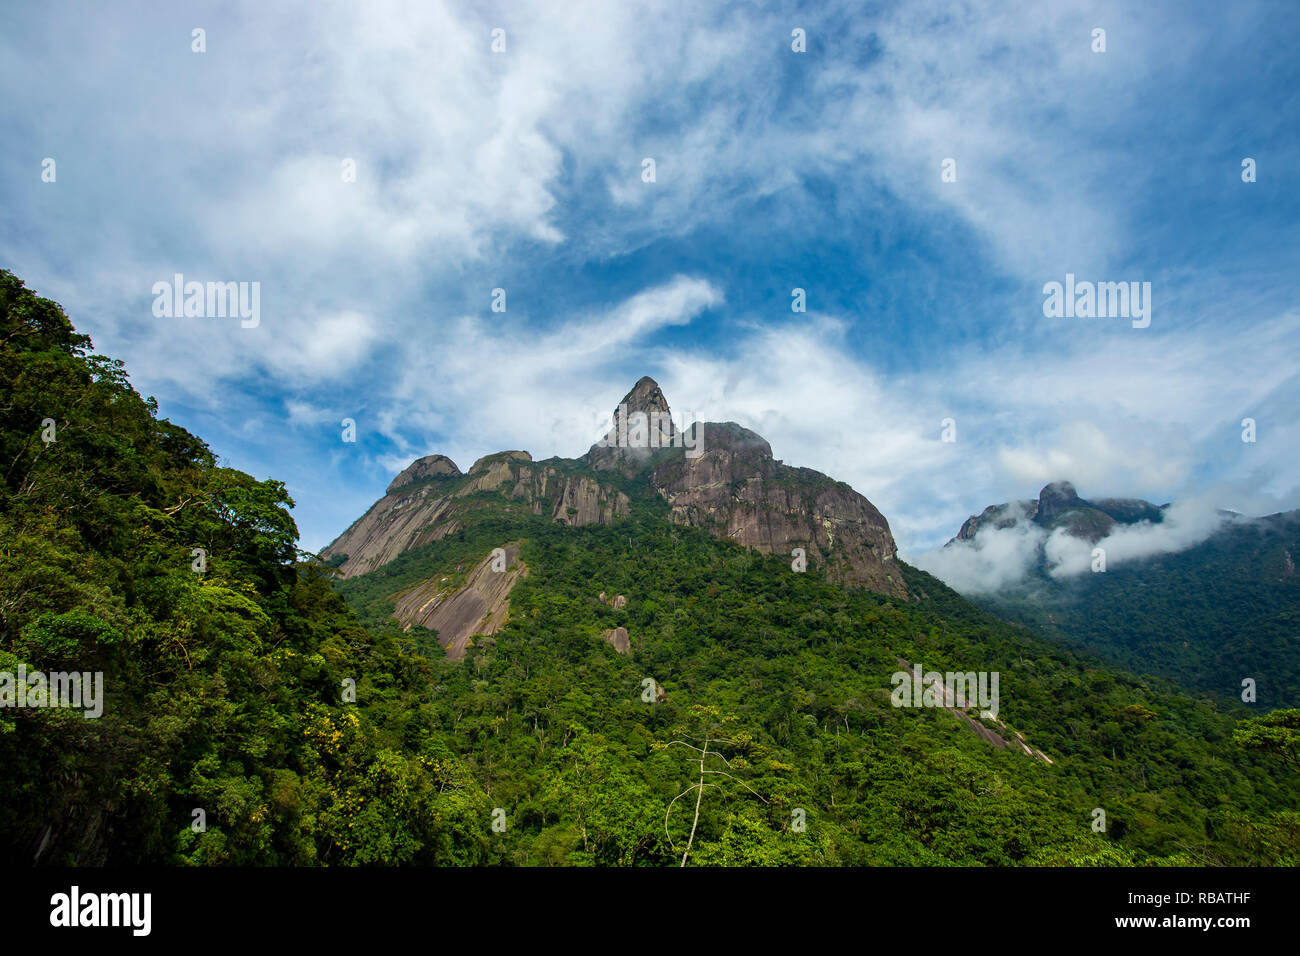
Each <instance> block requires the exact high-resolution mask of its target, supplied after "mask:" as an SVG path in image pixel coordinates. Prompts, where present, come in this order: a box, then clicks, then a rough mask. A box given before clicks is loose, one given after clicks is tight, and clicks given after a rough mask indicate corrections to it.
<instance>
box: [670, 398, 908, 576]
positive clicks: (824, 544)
mask: <svg viewBox="0 0 1300 956" xmlns="http://www.w3.org/2000/svg"><path fill="white" fill-rule="evenodd" d="M699 427H700V429H701V439H702V441H701V445H702V447H703V449H704V452H703V454H701V455H700V456H699V457H698V458H688V457H686V456H684V455H681V454H678V455H677V456H675V457H673V458H671V459H669V460H667V461H664V462H662V463H661V464H659V465H657V466H656V467H655V468H654V470H653V472H652V473H651V476H650V480H651V484H652V485H653V486H654V488H655V490H656V491H657V492H658V493H659V494H660V495H661V496H662V497H663V498H665V499H666V500H667V501H668V503H669V505H670V506H671V508H672V511H671V518H672V520H673V521H675V522H677V523H679V524H684V525H690V526H692V527H697V528H703V529H705V530H706V531H708V532H710V533H711V534H713V535H714V536H716V537H719V538H724V539H726V540H730V541H734V542H735V543H737V544H739V545H742V546H744V547H750V548H756V549H757V550H759V551H762V552H765V553H768V554H780V555H791V553H792V551H793V550H794V549H795V548H803V549H804V552H805V554H806V557H807V560H808V563H809V566H813V565H817V564H820V565H822V566H823V567H824V570H825V572H826V575H827V577H829V578H830V579H831V580H834V581H839V582H842V583H845V584H857V585H862V586H863V587H867V588H870V589H871V590H873V591H877V592H879V593H882V594H891V595H895V596H898V597H903V596H906V594H907V589H906V586H905V585H904V584H903V576H902V573H901V572H900V571H899V570H898V567H897V565H896V564H895V563H894V561H895V556H896V554H897V550H898V549H897V547H896V546H895V544H894V537H893V535H892V534H891V533H890V531H889V522H888V521H886V520H885V517H884V515H882V514H881V513H880V512H879V511H878V510H876V508H875V506H874V505H872V503H871V502H870V501H868V500H867V499H866V498H864V497H863V496H862V495H860V494H858V493H857V492H856V491H854V490H853V489H852V488H850V487H849V486H848V485H846V484H844V483H843V482H838V481H835V480H834V479H832V478H829V477H827V476H826V475H823V474H821V473H820V472H816V471H813V470H811V469H809V468H794V467H791V466H789V465H786V464H785V463H783V462H780V461H777V460H775V459H774V458H773V457H772V448H771V446H770V445H768V443H767V442H766V441H765V440H764V439H763V438H762V437H761V436H759V435H757V434H755V433H754V432H752V431H750V430H749V429H747V428H743V427H741V426H740V425H737V424H736V423H735V422H724V423H720V424H719V423H712V422H708V423H704V424H703V425H701V426H699Z"/></svg>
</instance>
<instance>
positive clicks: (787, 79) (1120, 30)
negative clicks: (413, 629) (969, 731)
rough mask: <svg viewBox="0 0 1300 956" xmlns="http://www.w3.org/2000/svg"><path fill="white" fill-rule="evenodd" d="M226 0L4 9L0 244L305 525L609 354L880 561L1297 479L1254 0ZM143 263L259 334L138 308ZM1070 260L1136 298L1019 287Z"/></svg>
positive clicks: (558, 422) (571, 450)
mask: <svg viewBox="0 0 1300 956" xmlns="http://www.w3.org/2000/svg"><path fill="white" fill-rule="evenodd" d="M267 6H269V5H265V4H239V3H234V4H212V5H194V6H192V7H188V8H187V9H184V10H173V9H165V10H160V9H157V8H156V5H151V4H139V5H131V4H122V5H113V6H111V7H110V6H106V5H101V4H92V3H75V4H74V3H68V4H61V3H52V4H51V3H42V4H28V5H15V4H10V5H6V7H5V9H4V10H3V11H2V12H0V85H2V86H3V89H4V96H3V97H2V98H0V139H2V141H3V143H4V149H3V150H0V190H2V191H0V265H3V266H4V267H6V268H10V269H12V270H13V271H15V272H16V273H17V274H18V275H20V276H21V277H22V278H24V279H25V280H26V281H27V283H28V285H29V286H31V287H32V288H34V289H36V290H37V291H38V292H39V293H41V294H43V295H47V296H50V297H52V298H54V299H56V300H58V301H60V302H61V303H62V304H63V305H64V307H65V308H66V309H67V310H68V312H69V314H70V315H71V316H72V318H73V320H74V322H76V323H77V325H78V326H79V327H80V328H81V329H83V330H84V331H87V332H89V333H90V334H91V335H92V336H93V338H94V341H95V345H96V348H97V350H99V351H102V352H105V353H107V354H111V355H114V356H116V357H120V358H122V359H124V360H125V361H126V362H127V367H128V369H129V370H130V372H131V375H132V378H133V381H134V383H135V385H136V387H137V388H138V389H140V391H141V392H143V393H145V394H152V395H154V396H156V397H157V398H158V400H159V403H160V407H161V411H162V414H164V415H165V416H167V417H169V418H171V419H173V420H174V421H177V422H179V423H180V424H183V425H184V426H186V427H187V428H190V429H191V430H193V431H195V432H196V433H198V434H199V435H201V436H203V437H204V438H205V439H206V440H207V441H208V442H209V443H210V444H211V445H212V446H213V448H214V449H215V450H216V451H217V452H218V453H219V454H220V455H222V456H223V457H224V459H225V460H226V461H227V463H228V464H230V465H232V466H234V467H238V468H241V469H244V470H246V471H249V472H251V473H253V474H254V475H256V476H258V477H268V476H273V477H277V478H280V479H282V480H284V481H286V482H287V484H288V486H289V488H290V490H291V492H292V494H293V495H294V497H295V498H296V500H297V503H298V506H297V509H296V517H297V520H298V523H299V526H300V528H301V530H302V533H303V545H304V546H305V547H308V548H311V549H317V548H320V547H322V546H323V545H324V544H326V543H327V542H328V541H330V540H331V539H332V538H333V537H334V536H335V535H337V534H338V533H339V532H341V531H342V530H343V529H344V528H345V527H346V526H347V525H348V524H349V523H350V522H351V521H352V520H353V519H354V518H356V517H357V516H358V515H360V514H361V513H362V512H363V511H364V510H365V509H366V508H367V507H368V506H369V505H370V503H371V502H372V501H373V500H374V499H375V498H376V497H378V496H379V495H380V494H381V493H382V491H383V488H384V486H385V485H386V484H387V482H388V481H389V480H390V478H391V477H392V475H393V474H394V473H395V472H396V471H398V470H399V469H400V468H401V467H403V466H404V464H405V463H407V462H408V461H410V460H411V459H413V458H414V457H417V456H419V455H422V454H428V453H433V452H441V453H444V454H448V455H450V456H451V457H452V458H453V459H454V460H455V461H456V462H457V463H458V464H459V465H460V466H461V467H462V468H467V467H468V466H469V465H470V464H471V463H472V462H473V460H474V459H475V458H477V457H479V456H481V455H484V454H487V453H490V452H493V451H497V450H500V449H504V448H525V449H527V450H529V451H530V452H532V453H533V455H534V456H535V457H538V458H544V457H548V456H550V455H553V454H559V455H565V456H574V455H578V454H581V453H582V452H583V451H585V450H586V448H587V447H588V446H589V445H590V444H591V442H592V441H593V440H594V439H595V438H596V437H597V436H598V435H599V434H600V431H601V429H600V427H599V418H600V416H603V415H607V414H608V413H609V411H610V409H611V408H612V407H613V405H614V404H615V403H616V402H617V401H618V399H619V398H620V397H621V396H622V395H623V394H624V392H626V391H627V389H628V388H630V387H631V385H632V383H633V382H635V381H636V379H637V378H639V377H640V376H641V375H646V374H648V375H652V376H654V377H655V378H656V380H657V381H658V382H659V383H660V385H661V386H662V387H663V389H664V391H665V393H666V395H667V397H668V400H669V402H670V403H671V404H672V405H673V407H674V409H675V410H680V411H683V412H693V413H696V414H698V415H699V416H701V417H703V418H705V419H707V420H734V421H739V422H741V423H742V424H745V425H747V426H748V427H751V428H753V429H755V430H756V431H758V432H760V433H761V434H762V435H764V437H766V438H767V439H768V440H769V441H770V442H771V444H772V447H773V450H774V452H775V453H776V455H777V457H779V458H782V459H784V460H785V461H787V462H789V463H791V464H798V465H805V466H808V467H812V468H816V469H818V470H821V471H824V472H826V473H828V474H831V475H833V476H835V477H836V478H840V479H843V480H845V481H848V482H849V483H851V484H852V485H853V486H854V487H855V488H857V489H858V490H859V491H861V492H862V493H863V494H865V495H867V497H868V498H870V499H871V500H872V501H873V502H874V503H875V504H876V505H877V506H878V507H879V508H880V509H881V510H882V511H883V513H884V514H885V515H886V517H887V518H888V519H889V520H890V523H891V526H892V527H893V530H894V533H895V536H896V537H897V538H898V540H899V544H900V547H901V549H902V551H903V553H904V555H905V556H909V555H915V554H919V553H921V552H924V551H926V550H927V549H929V548H932V547H934V546H936V545H937V544H941V543H942V542H943V541H945V540H946V539H947V538H948V537H950V536H951V535H952V534H953V533H955V531H956V529H957V528H958V527H959V525H960V523H961V521H962V520H963V519H964V518H965V517H966V516H967V515H969V514H970V513H972V512H976V511H979V510H980V509H982V508H983V507H984V506H985V505H987V504H990V503H993V502H999V501H1004V500H1007V499H1008V498H1019V497H1029V496H1032V495H1033V494H1034V493H1035V492H1036V491H1037V489H1038V488H1039V487H1040V486H1041V485H1042V484H1044V483H1046V482H1047V481H1048V480H1052V479H1055V478H1069V479H1071V480H1073V481H1074V483H1075V484H1076V485H1077V486H1078V488H1079V490H1080V493H1082V494H1084V495H1085V496H1090V497H1101V496H1107V495H1114V496H1120V495H1122V496H1141V497H1146V498H1149V499H1152V500H1156V501H1161V502H1163V501H1169V500H1172V499H1180V500H1181V499H1198V500H1204V501H1207V502H1212V503H1214V504H1216V505H1220V506H1223V507H1229V508H1234V509H1237V510H1240V511H1243V512H1247V513H1254V514H1259V513H1266V512H1271V511H1277V510H1281V509H1289V508H1295V507H1298V506H1300V475H1298V474H1297V470H1298V469H1297V455H1296V452H1295V450H1296V448H1297V447H1300V425H1298V424H1297V418H1298V416H1300V377H1298V374H1297V370H1298V369H1300V302H1297V296H1296V287H1297V283H1296V274H1297V269H1296V266H1297V261H1298V256H1297V252H1298V251H1300V188H1297V187H1298V186H1300V183H1298V181H1297V169H1298V168H1300V123H1298V122H1297V119H1298V118H1300V58H1297V57H1296V56H1295V54H1294V51H1295V49H1296V48H1297V47H1298V46H1300V6H1298V5H1296V4H1295V3H1290V2H1279V3H1258V4H1251V3H1234V4H1231V5H1223V4H1212V3H1205V4H1197V3H1168V4H1163V3H1151V4H1142V5H1133V4H1117V3H1078V4H1072V3H1052V4H1041V3H1036V2H1027V3H1014V2H1010V3H1008V2H998V3H989V4H975V3H972V4H934V5H929V4H922V3H911V2H909V3H899V4H893V3H879V4H862V3H849V4H844V5H842V6H836V5H833V4H829V5H828V4H816V5H808V6H801V5H798V4H773V5H766V6H764V7H762V8H756V7H754V6H752V5H749V4H736V5H730V4H722V5H713V4H705V3H701V4H690V5H685V4H680V3H646V4H637V3H627V4H617V5H615V4H609V3H592V4H581V3H572V4H568V3H566V4H555V3H538V4H522V3H520V4H495V5H493V4H489V5H486V6H485V5H482V4H469V3H456V4H438V3H420V4H410V5H390V4H384V3H375V4H364V5H358V4H351V3H337V4H336V3H313V4H310V5H306V4H304V5H301V9H298V10H294V11H291V10H289V9H288V7H287V5H285V6H281V5H276V8H275V9H270V10H268V9H265V7H267ZM687 6H689V7H690V9H689V10H684V9H682V8H683V7H687ZM1134 6H1140V9H1133V8H1134ZM1043 7H1050V8H1051V9H1050V10H1044V9H1042V8H1043ZM1098 27H1100V28H1102V29H1104V30H1105V31H1106V51H1105V52H1104V53H1097V52H1094V51H1093V49H1092V45H1093V40H1092V31H1093V30H1094V28H1098ZM195 28H202V29H203V30H204V31H206V33H205V39H206V51H205V52H203V53H196V52H193V51H192V49H191V45H192V30H193V29H195ZM494 28H501V29H504V30H505V31H506V33H505V36H506V49H505V51H504V52H500V53H494V52H492V49H491V44H492V37H491V33H492V30H493V29H494ZM796 28H799V29H802V30H804V31H806V35H807V52H805V53H795V52H793V51H792V49H791V31H792V30H794V29H796ZM47 157H49V158H53V159H55V161H56V164H57V166H56V169H57V176H56V179H55V181H54V182H44V181H42V176H41V173H42V161H43V160H44V159H45V158H47ZM646 157H651V158H653V159H654V160H655V163H656V181H655V182H654V183H646V182H643V181H642V161H643V159H644V158H646ZM1245 157H1251V158H1253V159H1254V160H1255V161H1256V164H1257V181H1256V182H1253V183H1244V182H1243V181H1242V177H1241V162H1242V160H1243V158H1245ZM349 158H350V159H353V160H355V162H356V169H357V175H356V181H355V182H344V181H343V178H342V176H341V173H340V170H341V164H342V162H343V160H345V159H349ZM947 158H952V159H954V160H955V161H956V170H957V179H956V182H943V181H941V176H940V170H941V164H942V163H943V161H944V160H945V159H947ZM177 272H180V273H183V274H184V275H185V276H186V278H187V279H197V280H199V281H209V280H211V281H249V282H252V281H257V282H260V283H261V294H262V305H261V323H260V325H259V326H258V327H257V328H250V329H245V328H241V327H240V323H239V322H238V321H232V320H229V319H217V318H189V319H184V318H158V317H156V316H155V315H154V314H153V311H152V302H153V294H152V288H153V285H154V283H155V282H158V281H160V280H161V281H169V280H170V278H171V276H172V275H173V274H174V273H177ZM1066 273H1073V274H1075V275H1076V276H1078V277H1079V278H1080V279H1090V280H1094V281H1149V282H1151V284H1152V303H1153V307H1152V321H1151V325H1150V327H1149V328H1145V329H1134V328H1132V327H1131V324H1130V323H1129V322H1128V321H1127V320H1125V319H1122V318H1091V319H1080V318H1071V319H1065V318H1059V319H1049V318H1045V317H1044V315H1043V309H1042V305H1043V298H1044V297H1043V292H1042V289H1043V286H1044V284H1045V283H1048V282H1052V281H1062V280H1063V279H1064V277H1065V275H1066ZM796 287H798V288H803V289H805V290H806V293H807V301H808V311H807V312H806V313H804V314H796V313H792V312H791V309H790V303H791V290H792V289H794V288H796ZM494 288H504V289H505V290H506V297H507V298H506V301H507V311H506V312H505V313H504V314H499V313H493V312H492V311H491V309H490V304H491V301H492V290H493V289H494ZM1244 417H1253V418H1255V419H1256V421H1257V423H1258V424H1257V428H1258V440H1257V441H1256V442H1255V443H1253V444H1246V443H1243V442H1242V441H1241V440H1240V434H1241V426H1240V423H1241V420H1242V419H1243V418H1244ZM344 418H352V419H354V420H355V421H356V423H357V441H356V442H355V443H345V442H343V441H342V437H341V433H342V428H341V424H340V423H341V421H342V419H344ZM945 418H952V419H954V420H955V421H956V423H957V441H955V442H951V443H945V442H943V441H941V440H940V436H941V427H942V426H941V422H942V421H943V419H945Z"/></svg>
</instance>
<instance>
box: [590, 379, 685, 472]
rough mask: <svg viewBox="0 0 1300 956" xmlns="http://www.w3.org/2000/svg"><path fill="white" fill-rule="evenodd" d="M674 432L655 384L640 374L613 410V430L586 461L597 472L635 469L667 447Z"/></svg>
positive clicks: (669, 412)
mask: <svg viewBox="0 0 1300 956" xmlns="http://www.w3.org/2000/svg"><path fill="white" fill-rule="evenodd" d="M676 434H677V429H676V427H675V426H674V425H673V418H672V409H670V408H669V407H668V399H667V398H665V397H664V393H663V389H661V388H660V387H659V383H658V382H656V381H655V380H654V379H652V378H651V377H650V376H649V375H643V376H641V378H640V379H638V380H637V383H636V384H635V385H633V386H632V390H631V391H630V392H628V393H627V394H626V395H624V396H623V400H622V401H621V402H619V403H618V405H616V406H615V408H614V414H613V427H611V428H610V430H609V431H608V432H606V433H605V437H604V438H602V439H601V440H600V441H598V442H597V443H596V444H594V445H592V446H591V449H590V450H589V451H588V452H587V461H588V463H590V465H591V467H592V468H594V469H595V470H597V471H607V470H610V469H615V468H619V469H623V470H626V469H627V468H628V467H630V468H631V469H632V470H634V471H635V470H637V469H639V468H640V466H641V465H643V464H645V463H646V462H647V461H648V460H649V458H650V457H651V455H653V454H654V453H655V452H656V451H658V450H659V449H661V448H668V447H671V445H672V441H673V436H674V435H676Z"/></svg>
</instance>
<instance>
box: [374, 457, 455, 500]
mask: <svg viewBox="0 0 1300 956" xmlns="http://www.w3.org/2000/svg"><path fill="white" fill-rule="evenodd" d="M459 476H460V469H459V468H457V467H456V463H455V462H454V461H452V460H451V459H450V458H448V457H447V456H446V455H426V456H425V457H424V458H418V459H416V460H415V461H413V462H411V463H410V464H409V465H407V466H406V468H405V469H403V470H402V472H401V474H399V475H398V476H397V477H396V478H394V479H393V480H392V481H391V482H390V483H389V485H388V491H387V494H392V493H393V492H394V491H396V490H397V489H399V488H404V487H406V486H407V485H413V484H416V483H417V482H421V481H430V480H433V479H437V478H456V477H459Z"/></svg>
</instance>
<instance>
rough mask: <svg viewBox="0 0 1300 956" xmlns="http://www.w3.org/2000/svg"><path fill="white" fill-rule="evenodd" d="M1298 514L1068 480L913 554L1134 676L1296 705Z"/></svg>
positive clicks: (992, 603)
mask: <svg viewBox="0 0 1300 956" xmlns="http://www.w3.org/2000/svg"><path fill="white" fill-rule="evenodd" d="M1297 554H1300V511H1291V512H1283V513H1279V514H1274V515H1267V516H1263V517H1248V516H1245V515H1240V514H1235V513H1233V512H1228V511H1223V510H1220V509H1217V508H1214V507H1212V506H1211V505H1210V504H1208V503H1206V502H1204V501H1198V500H1185V501H1176V502H1173V503H1169V504H1163V505H1155V504H1152V503H1151V502H1148V501H1142V500H1140V499H1098V500H1091V501H1090V500H1085V499H1083V498H1081V497H1079V495H1078V494H1077V492H1076V491H1075V489H1074V487H1073V486H1072V485H1071V484H1070V483H1069V482H1054V483H1052V484H1049V485H1047V486H1046V487H1044V488H1043V490H1042V492H1041V493H1040V495H1039V497H1038V498H1037V499H1036V500H1021V501H1012V502H1007V503H1004V504H999V505H990V506H989V507H988V508H986V509H984V511H982V512H981V513H980V514H978V515H973V516H971V517H970V518H969V519H968V520H967V521H966V522H965V523H964V524H963V525H962V527H961V529H960V530H959V531H958V533H957V535H956V536H955V537H954V538H953V539H952V540H950V541H949V542H948V544H946V545H945V546H944V547H943V548H941V549H938V550H937V551H934V552H931V553H929V554H925V555H921V556H920V557H918V558H916V559H915V563H916V565H917V566H918V567H922V568H925V569H926V570H928V571H930V572H931V573H932V574H934V575H936V576H937V577H939V578H941V579H942V580H944V581H945V582H946V583H947V584H949V585H950V586H951V587H953V588H955V589H956V590H957V591H959V592H961V593H962V594H965V595H967V596H969V597H970V598H972V599H973V600H975V601H977V602H978V603H980V604H981V605H982V606H984V607H986V608H988V609H990V610H992V611H994V612H995V613H997V614H999V615H1000V616H1003V617H1005V618H1008V619H1010V620H1013V621H1018V622H1020V623H1024V624H1027V625H1030V626H1032V627H1034V628H1035V629H1036V630H1038V631H1039V632H1041V633H1043V634H1045V635H1048V636H1051V637H1052V638H1053V639H1056V640H1060V641H1063V642H1065V643H1067V644H1069V645H1070V646H1074V647H1078V648H1080V649H1083V650H1086V651H1088V652H1091V653H1095V654H1098V655H1099V656H1101V657H1103V658H1105V659H1107V660H1109V661H1112V662H1113V663H1115V664H1118V665H1120V666H1123V667H1126V668H1130V669H1133V670H1136V671H1139V672H1142V673H1151V674H1159V675H1161V676H1164V677H1167V678H1170V679H1173V680H1177V681H1179V682H1180V683H1183V684H1185V685H1186V686H1189V687H1193V688H1197V689H1199V690H1202V691H1205V692H1207V693H1211V694H1213V695H1215V696H1216V697H1221V698H1224V697H1226V698H1231V697H1236V696H1238V695H1239V694H1240V693H1241V691H1242V686H1243V685H1242V682H1243V680H1246V679H1250V680H1251V681H1253V682H1255V684H1256V685H1257V688H1258V694H1259V699H1260V700H1261V701H1265V702H1267V703H1268V704H1270V705H1271V706H1293V705H1295V704H1296V703H1300V644H1298V643H1297V636H1296V635H1297V626H1298V625H1300V578H1297V576H1296V573H1295V557H1296V555H1297Z"/></svg>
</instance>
